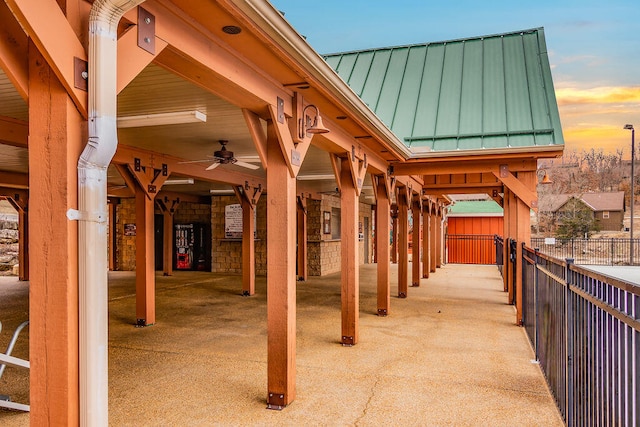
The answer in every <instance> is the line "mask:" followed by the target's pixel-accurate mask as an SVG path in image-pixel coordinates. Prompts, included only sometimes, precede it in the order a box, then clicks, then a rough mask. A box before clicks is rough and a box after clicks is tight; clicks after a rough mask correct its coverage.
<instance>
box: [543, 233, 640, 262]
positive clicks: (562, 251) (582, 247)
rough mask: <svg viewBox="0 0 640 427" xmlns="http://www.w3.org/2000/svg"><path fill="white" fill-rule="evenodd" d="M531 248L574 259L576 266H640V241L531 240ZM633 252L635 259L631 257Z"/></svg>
mask: <svg viewBox="0 0 640 427" xmlns="http://www.w3.org/2000/svg"><path fill="white" fill-rule="evenodd" d="M531 246H532V247H534V248H538V249H539V250H540V252H542V253H544V254H547V255H550V256H552V257H555V258H560V259H565V258H572V259H574V260H575V261H574V262H575V263H576V264H592V265H640V239H637V238H636V239H630V238H620V239H617V238H615V239H614V238H607V239H556V238H553V239H549V238H542V237H534V238H531ZM632 251H633V257H631V255H632Z"/></svg>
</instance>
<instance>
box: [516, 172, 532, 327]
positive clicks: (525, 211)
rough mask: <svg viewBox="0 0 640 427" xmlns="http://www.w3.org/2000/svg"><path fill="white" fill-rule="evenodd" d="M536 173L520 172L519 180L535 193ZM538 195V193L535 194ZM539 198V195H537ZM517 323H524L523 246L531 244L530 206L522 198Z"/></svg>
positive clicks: (518, 207)
mask: <svg viewBox="0 0 640 427" xmlns="http://www.w3.org/2000/svg"><path fill="white" fill-rule="evenodd" d="M536 181H537V180H536V174H535V172H518V182H521V183H522V184H523V185H524V186H525V188H526V189H527V190H529V191H530V192H532V193H534V194H535V192H536V190H535V188H536ZM535 195H536V196H537V194H535ZM536 199H537V197H536ZM515 211H516V215H517V220H516V227H517V229H516V239H517V242H518V244H517V247H516V281H515V282H516V283H515V287H516V292H515V294H516V324H517V325H523V324H524V317H523V301H524V298H523V296H524V295H523V293H524V287H523V283H522V280H523V278H522V276H523V269H524V265H523V261H522V246H523V245H530V244H531V215H530V206H529V205H528V204H527V203H526V202H525V201H524V200H521V199H520V198H518V199H517V201H516V209H515Z"/></svg>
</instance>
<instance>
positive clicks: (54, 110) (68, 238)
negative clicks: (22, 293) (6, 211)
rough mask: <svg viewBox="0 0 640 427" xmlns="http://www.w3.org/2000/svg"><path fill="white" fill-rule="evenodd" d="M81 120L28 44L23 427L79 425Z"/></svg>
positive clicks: (84, 137) (84, 136) (83, 124)
mask: <svg viewBox="0 0 640 427" xmlns="http://www.w3.org/2000/svg"><path fill="white" fill-rule="evenodd" d="M86 140H87V133H86V122H85V121H84V120H83V118H82V117H81V116H80V114H79V113H78V110H77V109H76V108H75V106H74V104H73V102H72V101H71V100H70V98H69V96H68V95H67V92H66V91H65V89H64V88H63V86H62V85H61V84H60V82H59V80H58V78H57V77H56V76H55V74H54V72H53V71H52V70H51V68H50V67H49V65H47V61H46V60H45V59H44V57H42V55H41V54H40V53H39V52H38V50H37V48H36V47H35V46H34V45H33V44H30V46H29V165H30V168H29V189H30V191H29V220H30V221H29V228H30V233H29V248H30V250H29V252H30V256H31V257H32V259H34V260H37V262H33V263H31V266H30V272H29V278H30V285H29V320H30V324H29V354H30V357H29V359H30V362H31V368H30V405H31V413H30V422H31V425H34V426H44V425H63V426H72V425H78V423H79V411H80V409H79V390H78V388H79V377H78V375H79V354H78V346H79V344H78V334H79V331H78V226H77V222H76V221H69V219H67V216H66V214H67V210H69V209H76V208H77V206H78V177H77V164H78V158H79V157H80V153H81V151H82V148H83V147H84V143H85V142H86Z"/></svg>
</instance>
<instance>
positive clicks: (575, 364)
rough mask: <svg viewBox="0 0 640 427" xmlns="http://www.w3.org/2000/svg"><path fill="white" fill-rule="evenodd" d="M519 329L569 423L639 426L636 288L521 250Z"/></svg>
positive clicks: (639, 301)
mask: <svg viewBox="0 0 640 427" xmlns="http://www.w3.org/2000/svg"><path fill="white" fill-rule="evenodd" d="M522 273H523V292H524V294H523V317H524V326H525V330H526V332H527V335H528V336H529V339H530V340H531V343H532V344H533V346H534V349H535V354H536V359H537V360H538V361H539V363H540V367H541V369H542V372H543V373H544V375H545V377H546V379H547V383H548V384H549V388H550V389H551V392H552V393H553V395H554V397H555V400H556V403H557V405H558V408H559V409H560V412H561V414H562V416H563V418H564V420H565V422H566V424H567V425H568V426H583V425H594V426H595V425H607V426H608V425H612V426H616V425H620V426H638V425H640V286H636V285H634V284H632V283H629V282H625V281H621V280H617V279H613V278H610V277H608V276H604V275H601V274H598V273H595V272H592V271H590V270H587V269H585V268H583V267H580V266H577V265H575V264H573V262H572V260H570V259H568V260H567V261H562V260H559V259H555V258H553V257H550V256H548V255H545V254H542V253H540V252H537V251H534V250H532V249H530V248H526V247H525V248H524V250H523V272H522Z"/></svg>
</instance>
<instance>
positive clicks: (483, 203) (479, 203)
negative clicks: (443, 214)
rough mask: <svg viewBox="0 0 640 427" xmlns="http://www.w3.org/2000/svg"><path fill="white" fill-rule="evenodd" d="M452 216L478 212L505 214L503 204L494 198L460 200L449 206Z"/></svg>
mask: <svg viewBox="0 0 640 427" xmlns="http://www.w3.org/2000/svg"><path fill="white" fill-rule="evenodd" d="M449 213H450V214H451V215H452V216H473V215H474V214H478V215H480V216H482V215H483V214H496V215H497V214H499V215H502V214H503V210H502V206H500V205H499V204H497V203H496V202H495V201H493V200H459V201H456V202H455V203H454V204H452V205H450V206H449Z"/></svg>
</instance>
